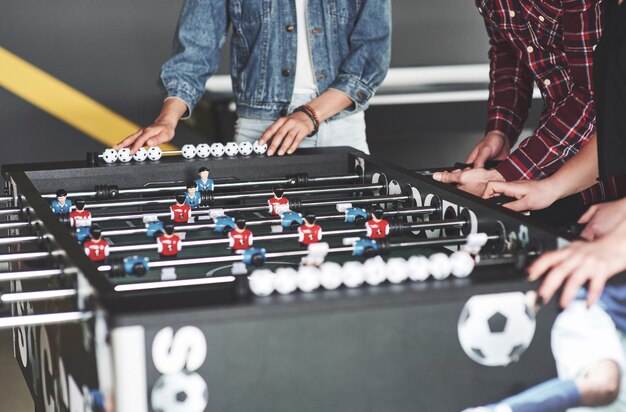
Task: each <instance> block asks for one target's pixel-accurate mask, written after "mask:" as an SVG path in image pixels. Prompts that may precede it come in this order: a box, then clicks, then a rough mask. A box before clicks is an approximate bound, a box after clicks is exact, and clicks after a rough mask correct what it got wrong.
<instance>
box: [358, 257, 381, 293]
mask: <svg viewBox="0 0 626 412" xmlns="http://www.w3.org/2000/svg"><path fill="white" fill-rule="evenodd" d="M363 269H364V271H365V282H366V283H367V284H368V285H370V286H377V285H380V284H381V283H383V282H384V281H385V278H386V276H385V273H386V269H387V268H386V265H385V261H384V260H383V258H381V257H380V256H377V257H375V258H372V259H368V260H366V261H365V263H364V264H363Z"/></svg>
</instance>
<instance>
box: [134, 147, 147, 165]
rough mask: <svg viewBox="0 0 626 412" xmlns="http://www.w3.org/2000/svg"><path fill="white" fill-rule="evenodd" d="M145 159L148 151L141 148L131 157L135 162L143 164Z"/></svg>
mask: <svg viewBox="0 0 626 412" xmlns="http://www.w3.org/2000/svg"><path fill="white" fill-rule="evenodd" d="M147 158H148V151H147V150H146V149H144V148H143V147H141V148H139V150H137V152H136V153H135V154H134V155H133V159H135V161H136V162H143V161H144V160H146V159H147Z"/></svg>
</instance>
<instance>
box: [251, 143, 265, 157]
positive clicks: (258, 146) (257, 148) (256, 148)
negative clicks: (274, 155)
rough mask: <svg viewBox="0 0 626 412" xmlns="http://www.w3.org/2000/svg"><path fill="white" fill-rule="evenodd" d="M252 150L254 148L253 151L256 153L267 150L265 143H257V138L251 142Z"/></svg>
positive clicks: (262, 152)
mask: <svg viewBox="0 0 626 412" xmlns="http://www.w3.org/2000/svg"><path fill="white" fill-rule="evenodd" d="M252 150H254V153H256V154H264V153H265V152H267V143H265V144H259V142H258V140H257V141H256V142H254V143H253V144H252Z"/></svg>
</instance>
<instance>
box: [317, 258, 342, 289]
mask: <svg viewBox="0 0 626 412" xmlns="http://www.w3.org/2000/svg"><path fill="white" fill-rule="evenodd" d="M342 272H343V269H342V267H341V265H340V264H339V263H336V262H325V263H323V264H322V266H320V283H321V285H322V286H323V287H324V289H327V290H335V289H337V288H338V287H339V286H341V279H342V277H341V274H342Z"/></svg>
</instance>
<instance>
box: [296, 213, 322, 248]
mask: <svg viewBox="0 0 626 412" xmlns="http://www.w3.org/2000/svg"><path fill="white" fill-rule="evenodd" d="M316 219H317V217H316V216H315V215H314V214H313V213H307V214H306V216H305V217H304V224H303V225H301V226H300V227H299V228H298V241H299V242H300V244H301V245H303V246H308V245H310V244H313V243H317V242H319V241H320V240H322V228H321V227H320V225H317V224H315V220H316Z"/></svg>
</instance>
